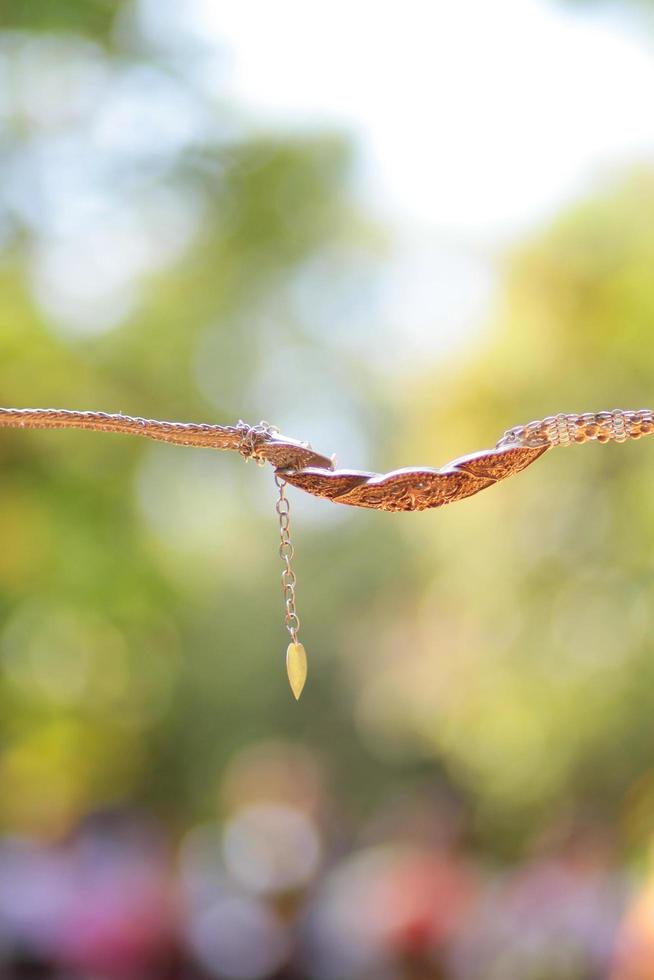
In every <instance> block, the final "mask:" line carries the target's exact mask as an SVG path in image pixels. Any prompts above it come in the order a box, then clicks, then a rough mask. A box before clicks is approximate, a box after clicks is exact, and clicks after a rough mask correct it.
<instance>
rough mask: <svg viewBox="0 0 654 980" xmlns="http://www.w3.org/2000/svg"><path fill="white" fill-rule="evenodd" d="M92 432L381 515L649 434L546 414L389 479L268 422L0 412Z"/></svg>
mask: <svg viewBox="0 0 654 980" xmlns="http://www.w3.org/2000/svg"><path fill="white" fill-rule="evenodd" d="M1 427H6V428H23V429H91V430H95V431H100V432H124V433H127V434H128V435H138V436H144V437H145V438H147V439H156V440H158V441H160V442H171V443H174V444H176V445H180V446H200V447H208V448H213V449H231V450H234V451H236V452H239V453H241V455H243V456H244V457H246V458H250V457H251V458H254V459H257V460H261V461H265V462H268V463H271V464H272V466H274V467H275V472H276V474H277V475H278V476H279V477H280V478H282V479H283V480H284V481H285V482H286V483H290V484H292V485H293V486H295V487H298V489H300V490H304V491H306V493H310V494H312V495H313V496H315V497H324V498H325V499H326V500H333V501H335V502H336V503H341V504H349V505H350V506H352V507H368V508H373V509H375V510H385V511H408V510H427V509H428V508H431V507H442V506H443V505H444V504H449V503H452V502H453V501H455V500H462V499H464V498H465V497H470V496H472V494H475V493H478V492H479V491H480V490H484V489H485V488H486V487H489V486H492V485H493V484H494V483H498V482H499V481H500V480H505V479H506V478H507V477H509V476H512V475H513V474H514V473H519V472H520V471H521V470H523V469H524V468H525V467H526V466H529V465H530V464H531V463H533V462H535V460H537V459H538V458H539V456H541V455H542V454H543V453H544V452H546V451H547V450H548V449H550V448H551V447H552V446H570V445H574V444H576V443H583V442H589V441H591V440H596V441H598V442H608V441H614V442H624V441H625V440H626V439H639V438H640V437H641V436H644V435H648V434H650V433H652V432H654V413H653V412H651V411H650V410H649V409H641V410H640V411H633V412H632V411H623V410H622V409H614V410H613V411H611V412H596V413H586V414H584V415H564V414H559V415H550V416H548V417H547V418H544V419H542V420H540V421H536V422H529V423H528V424H527V425H519V426H516V427H515V428H513V429H508V430H507V431H506V432H505V433H504V435H503V436H502V438H501V439H500V441H499V442H498V444H497V446H496V448H495V449H486V450H482V451H481V452H478V453H472V454H470V455H468V456H461V457H459V458H458V459H455V460H452V462H451V463H448V464H447V465H446V466H444V467H442V468H441V469H439V470H437V469H431V468H429V467H415V468H405V469H400V470H393V471H392V472H391V473H367V472H362V471H360V470H336V469H334V463H333V460H332V459H331V458H329V457H328V456H323V455H322V454H321V453H316V452H314V450H313V449H311V447H310V446H309V445H308V444H307V443H302V442H298V441H297V440H296V439H289V438H287V437H286V436H283V435H281V434H280V433H279V432H277V430H275V429H274V428H273V427H272V426H269V425H268V424H267V423H263V422H262V423H260V424H259V425H256V426H249V425H247V424H246V423H245V422H239V423H238V424H237V425H233V426H224V425H209V424H205V423H197V422H163V421H159V420H158V419H142V418H133V417H131V416H129V415H108V414H106V413H104V412H74V411H68V410H66V409H43V408H0V428H1Z"/></svg>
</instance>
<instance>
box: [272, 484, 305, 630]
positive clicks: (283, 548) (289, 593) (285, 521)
mask: <svg viewBox="0 0 654 980" xmlns="http://www.w3.org/2000/svg"><path fill="white" fill-rule="evenodd" d="M275 483H276V485H277V488H278V490H279V497H278V498H277V504H276V506H275V510H276V511H277V516H278V518H279V535H280V541H279V557H280V558H281V560H282V562H283V563H284V569H283V571H282V595H283V596H284V606H285V608H286V616H285V618H284V623H285V626H286V629H287V630H288V632H289V633H290V635H291V639H292V640H293V643H297V642H298V639H297V635H298V631H299V629H300V619H299V617H298V614H297V611H296V608H295V586H296V585H297V578H296V575H295V572H294V571H293V568H292V567H291V561H292V560H293V555H294V554H295V550H294V548H293V543H292V541H291V506H290V503H289V500H288V497H287V496H286V480H284V479H283V478H282V477H281V476H279V475H275Z"/></svg>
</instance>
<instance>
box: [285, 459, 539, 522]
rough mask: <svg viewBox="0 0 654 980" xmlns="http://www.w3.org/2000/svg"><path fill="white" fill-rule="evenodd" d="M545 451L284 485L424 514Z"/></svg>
mask: <svg viewBox="0 0 654 980" xmlns="http://www.w3.org/2000/svg"><path fill="white" fill-rule="evenodd" d="M547 448H548V447H547V446H538V447H532V446H507V447H506V448H502V449H488V450H486V451H485V452H480V453H473V454H472V455H470V456H462V457H460V458H459V459H455V460H453V461H452V462H451V463H448V464H447V466H444V467H443V468H442V469H440V470H435V469H427V468H424V467H419V468H418V467H416V468H405V469H401V470H393V472H391V473H385V474H383V475H382V474H379V473H361V472H359V471H357V470H323V469H316V468H311V469H304V470H298V471H292V470H291V471H290V472H285V473H284V479H285V480H286V482H287V483H291V484H292V485H293V486H295V487H299V488H300V489H302V490H305V491H306V492H307V493H311V494H313V495H314V496H316V497H326V498H327V499H329V500H333V501H335V502H336V503H338V504H350V505H351V506H353V507H371V508H374V509H375V510H386V511H400V510H428V509H429V508H432V507H442V506H443V505H444V504H450V503H452V502H453V501H455V500H463V499H464V497H471V496H472V495H473V494H474V493H479V491H480V490H484V489H485V488H486V487H490V486H491V485H492V484H493V483H497V482H498V481H499V480H504V479H506V477H507V476H511V475H512V474H513V473H519V472H520V470H523V469H524V468H525V467H526V466H529V464H530V463H533V462H534V461H535V460H537V459H538V457H539V456H542V454H543V453H544V452H546V451H547Z"/></svg>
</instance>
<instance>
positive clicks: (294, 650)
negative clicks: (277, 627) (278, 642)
mask: <svg viewBox="0 0 654 980" xmlns="http://www.w3.org/2000/svg"><path fill="white" fill-rule="evenodd" d="M286 673H287V674H288V683H289V684H290V685H291V691H292V692H293V697H294V698H295V700H296V701H299V700H300V695H301V694H302V689H303V687H304V683H305V681H306V679H307V655H306V652H305V649H304V647H303V646H302V644H301V643H289V645H288V649H287V650H286Z"/></svg>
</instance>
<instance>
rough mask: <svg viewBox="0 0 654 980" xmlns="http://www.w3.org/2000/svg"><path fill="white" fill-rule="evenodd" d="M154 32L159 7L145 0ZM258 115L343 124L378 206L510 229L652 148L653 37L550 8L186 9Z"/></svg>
mask: <svg viewBox="0 0 654 980" xmlns="http://www.w3.org/2000/svg"><path fill="white" fill-rule="evenodd" d="M144 6H145V7H146V9H147V8H148V7H150V11H149V13H150V15H151V16H152V15H155V16H157V18H158V19H159V23H160V24H161V20H160V18H161V13H162V4H161V0H156V2H154V0H145V4H144ZM175 8H176V13H177V16H179V11H180V9H183V10H184V19H185V21H186V22H187V25H188V24H190V23H192V25H193V28H194V30H196V31H198V32H200V33H201V34H202V36H203V38H204V39H205V40H206V39H208V38H212V37H213V38H215V39H216V41H217V42H219V41H222V42H224V43H225V44H226V45H227V47H228V49H229V50H230V55H231V59H232V60H231V71H230V72H229V74H228V84H229V89H230V92H231V93H232V94H233V95H235V96H236V97H237V98H238V99H239V100H241V102H242V103H245V104H246V105H247V106H249V107H251V108H252V109H254V110H256V111H257V112H258V113H260V114H261V116H262V118H263V119H264V120H270V121H271V122H280V121H281V122H282V123H285V124H287V125H288V124H291V125H293V124H296V123H297V124H306V123H309V124H310V125H316V126H319V125H321V124H324V123H325V122H327V123H329V122H332V123H336V124H345V125H346V126H348V127H349V128H350V129H351V130H352V131H353V133H354V136H355V138H357V140H358V141H359V144H360V146H361V150H362V160H363V162H364V165H363V167H362V173H361V182H362V185H363V186H364V189H365V191H366V193H367V196H368V198H369V199H370V200H371V201H372V202H373V204H374V206H375V208H376V210H378V211H380V210H381V211H383V212H385V213H386V214H388V215H390V216H391V217H393V218H395V219H399V220H400V221H401V222H404V221H407V222H410V223H413V222H414V221H416V220H417V221H419V222H424V223H426V224H427V225H432V226H436V227H441V228H446V229H448V230H449V231H454V232H456V233H462V234H464V235H465V236H470V235H471V236H472V237H477V236H481V237H482V238H483V239H488V238H491V239H493V238H496V237H497V236H504V235H506V234H508V235H512V234H514V233H516V232H519V231H521V230H522V229H524V228H525V227H528V226H529V225H530V224H531V223H532V222H533V221H535V220H538V219H539V218H540V217H542V216H543V215H546V214H547V213H548V212H550V211H552V210H554V209H555V208H557V207H559V206H560V205H561V204H562V203H564V202H565V201H566V200H567V199H570V198H573V197H575V196H576V195H577V194H578V193H579V192H583V191H584V190H585V189H587V188H588V186H589V183H590V182H592V181H593V180H594V179H596V178H597V177H598V176H601V175H602V174H603V173H605V172H606V169H607V168H608V169H612V168H614V167H615V166H617V167H619V166H620V165H621V164H623V163H625V162H627V163H629V162H632V161H633V160H634V158H638V157H643V156H645V155H653V154H654V112H652V101H653V96H654V39H648V38H646V37H645V36H643V37H642V38H639V37H638V36H637V35H636V33H635V32H632V33H629V32H628V31H627V29H626V27H622V26H621V25H620V23H619V22H617V21H616V20H615V19H614V20H613V21H610V20H608V19H607V18H606V16H605V17H604V19H599V18H598V17H597V16H595V17H593V16H590V15H589V13H588V12H586V13H585V14H584V15H583V16H582V15H580V14H578V13H576V12H574V11H573V10H571V8H570V7H568V6H566V5H565V4H564V3H562V2H557V0H549V2H548V0H455V2H452V0H403V2H402V3H397V2H392V3H391V2H385V0H329V2H325V0H312V2H310V3H307V2H306V0H275V2H274V3H271V2H269V0H232V2H223V3H216V2H215V0H193V2H192V3H190V4H189V5H188V6H184V7H183V8H180V7H179V6H177V5H176V4H173V5H172V9H171V8H169V16H170V15H172V14H173V11H174V10H175Z"/></svg>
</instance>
